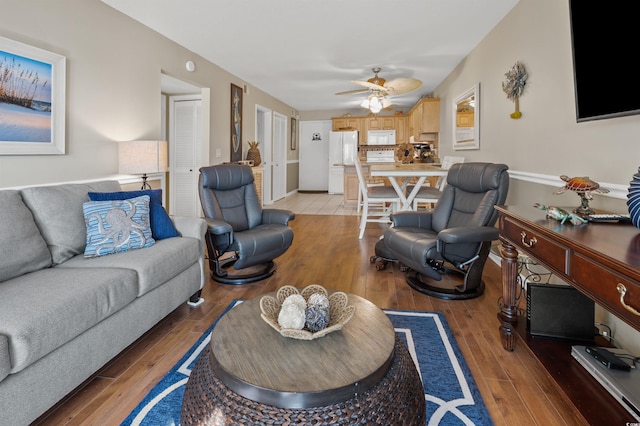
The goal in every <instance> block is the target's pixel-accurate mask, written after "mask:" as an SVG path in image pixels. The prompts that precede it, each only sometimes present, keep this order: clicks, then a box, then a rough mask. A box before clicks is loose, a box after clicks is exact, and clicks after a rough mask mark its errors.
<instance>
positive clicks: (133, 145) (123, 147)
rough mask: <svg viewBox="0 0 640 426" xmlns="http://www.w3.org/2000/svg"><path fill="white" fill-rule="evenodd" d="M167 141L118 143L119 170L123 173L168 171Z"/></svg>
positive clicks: (137, 173)
mask: <svg viewBox="0 0 640 426" xmlns="http://www.w3.org/2000/svg"><path fill="white" fill-rule="evenodd" d="M167 146H168V144H167V141H153V140H149V141H128V142H120V143H119V144H118V170H119V172H120V173H123V174H132V175H139V174H146V173H161V172H166V171H167V169H168V168H169V159H168V150H167Z"/></svg>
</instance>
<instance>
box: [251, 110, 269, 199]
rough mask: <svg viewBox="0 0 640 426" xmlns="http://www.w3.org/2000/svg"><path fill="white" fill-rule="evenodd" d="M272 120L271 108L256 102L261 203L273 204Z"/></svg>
mask: <svg viewBox="0 0 640 426" xmlns="http://www.w3.org/2000/svg"><path fill="white" fill-rule="evenodd" d="M272 123H273V120H272V110H271V109H269V108H266V107H263V106H262V105H258V104H256V125H255V132H256V135H255V136H256V138H255V140H257V141H259V142H260V144H259V145H258V149H259V150H260V158H261V160H262V162H261V166H263V167H264V175H263V181H262V182H263V185H262V196H263V198H262V200H263V204H265V205H267V204H273V198H272V195H271V187H272V186H271V181H272V173H271V165H272V155H271V145H272V132H273V128H272V126H273V124H272Z"/></svg>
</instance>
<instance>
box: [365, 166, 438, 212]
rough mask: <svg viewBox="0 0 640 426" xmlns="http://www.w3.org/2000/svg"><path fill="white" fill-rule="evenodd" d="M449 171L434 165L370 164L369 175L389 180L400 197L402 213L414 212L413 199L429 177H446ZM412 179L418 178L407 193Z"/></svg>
mask: <svg viewBox="0 0 640 426" xmlns="http://www.w3.org/2000/svg"><path fill="white" fill-rule="evenodd" d="M447 173H448V170H446V169H443V168H442V167H441V166H440V165H435V164H433V163H410V164H402V163H398V162H395V163H390V162H389V163H370V164H369V175H370V176H371V177H381V178H387V179H389V182H390V183H391V186H393V188H394V189H395V190H396V193H397V194H398V197H400V202H401V205H400V209H399V210H400V211H403V210H413V199H414V198H415V197H416V195H418V191H420V187H421V186H422V185H423V184H424V182H425V180H426V179H427V178H428V177H432V176H446V175H447ZM411 178H417V181H416V183H415V184H414V186H413V189H412V190H411V192H409V193H408V194H407V193H406V189H407V184H408V183H409V181H410V180H411Z"/></svg>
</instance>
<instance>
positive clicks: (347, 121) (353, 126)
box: [331, 117, 363, 132]
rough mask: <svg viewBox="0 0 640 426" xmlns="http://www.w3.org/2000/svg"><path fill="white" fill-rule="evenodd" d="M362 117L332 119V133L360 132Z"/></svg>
mask: <svg viewBox="0 0 640 426" xmlns="http://www.w3.org/2000/svg"><path fill="white" fill-rule="evenodd" d="M362 120H363V117H336V118H332V119H331V121H332V127H333V129H332V130H333V131H334V132H343V131H350V130H357V131H359V132H362V124H361V123H362Z"/></svg>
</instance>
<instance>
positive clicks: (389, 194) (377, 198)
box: [354, 159, 400, 239]
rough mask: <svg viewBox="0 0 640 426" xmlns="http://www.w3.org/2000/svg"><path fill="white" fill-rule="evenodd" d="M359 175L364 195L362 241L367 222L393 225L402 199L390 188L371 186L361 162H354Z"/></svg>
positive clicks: (359, 182)
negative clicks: (393, 217)
mask: <svg viewBox="0 0 640 426" xmlns="http://www.w3.org/2000/svg"><path fill="white" fill-rule="evenodd" d="M354 165H355V166H356V173H357V174H358V185H359V187H360V191H361V194H362V211H361V213H360V235H359V237H358V238H360V239H362V237H363V236H364V230H365V228H366V226H367V222H376V223H391V219H390V216H391V213H393V212H394V211H397V210H398V209H399V207H400V197H399V196H398V194H397V193H396V191H395V189H393V188H392V187H390V186H384V185H382V186H369V185H367V181H366V179H365V177H364V173H363V172H362V166H361V165H360V160H358V159H356V160H355V162H354Z"/></svg>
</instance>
